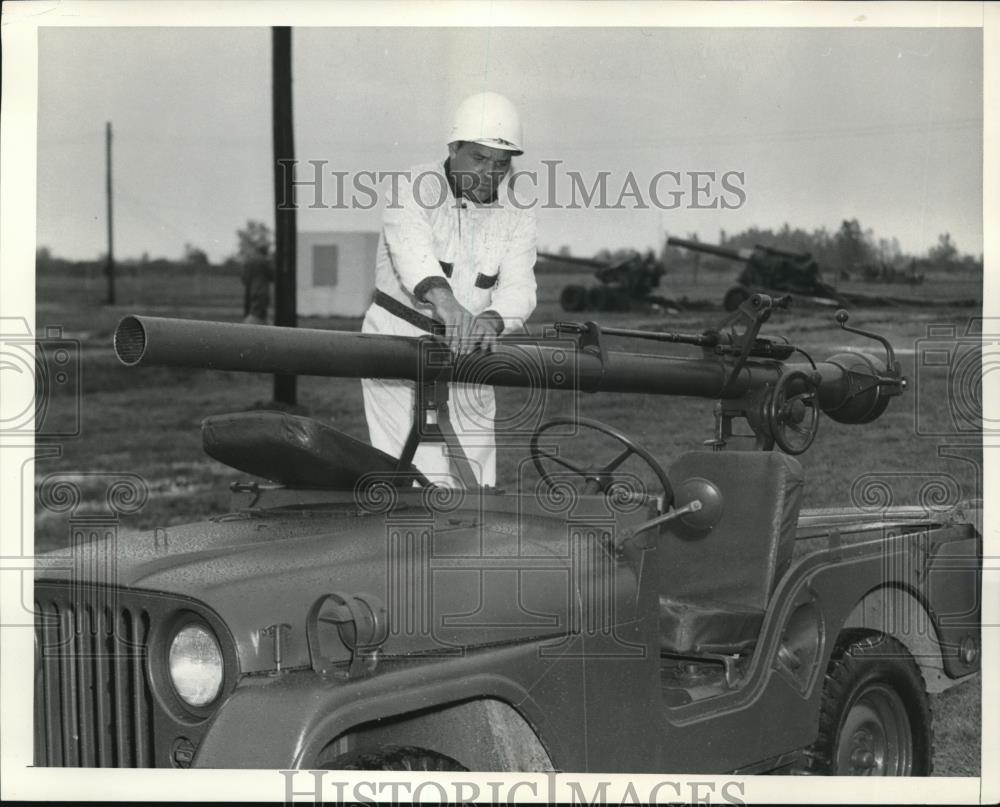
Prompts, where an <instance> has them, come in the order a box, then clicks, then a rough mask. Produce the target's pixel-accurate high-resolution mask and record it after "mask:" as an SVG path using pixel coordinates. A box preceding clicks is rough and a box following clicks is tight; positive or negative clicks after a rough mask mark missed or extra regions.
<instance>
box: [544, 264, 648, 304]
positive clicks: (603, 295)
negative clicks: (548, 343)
mask: <svg viewBox="0 0 1000 807" xmlns="http://www.w3.org/2000/svg"><path fill="white" fill-rule="evenodd" d="M538 256H539V257H540V258H544V259H545V260H548V261H552V262H554V263H557V264H558V263H563V264H571V265H574V266H581V267H586V268H588V269H593V270H594V277H595V278H596V280H597V284H595V285H590V286H584V285H581V284H579V283H571V284H570V285H568V286H566V287H565V288H563V290H562V292H561V293H560V294H559V304H560V305H561V306H562V309H563V311H568V312H571V313H579V312H580V311H630V310H632V309H634V308H635V307H637V306H643V305H645V306H649V305H654V304H655V305H665V304H667V302H668V301H666V300H665V299H664V298H662V297H660V296H659V295H656V294H654V293H653V289H655V288H657V287H658V286H659V285H660V278H661V277H663V275H664V274H665V273H666V268H665V267H664V266H663V264H662V263H661V262H660V261H658V260H656V258H655V257H653V255H652V253H649V254H647V255H645V256H643V255H640V254H639V253H638V252H635V251H633V252H632V253H631V254H629V255H628V256H626V257H624V258H620V259H618V260H613V261H602V260H599V259H597V258H576V257H572V256H569V255H556V254H553V253H548V252H539V253H538Z"/></svg>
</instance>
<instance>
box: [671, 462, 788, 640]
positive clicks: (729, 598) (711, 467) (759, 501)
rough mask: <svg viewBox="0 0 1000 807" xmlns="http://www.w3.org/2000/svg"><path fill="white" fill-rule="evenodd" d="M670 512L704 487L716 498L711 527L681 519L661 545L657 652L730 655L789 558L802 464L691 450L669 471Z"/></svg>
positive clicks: (756, 623)
mask: <svg viewBox="0 0 1000 807" xmlns="http://www.w3.org/2000/svg"><path fill="white" fill-rule="evenodd" d="M670 478H671V479H672V480H674V490H675V491H677V501H676V506H677V507H681V506H683V505H685V504H687V503H688V502H689V501H690V500H691V499H692V498H696V496H697V491H698V490H699V487H701V488H702V489H704V482H705V481H707V482H709V483H711V484H712V485H714V486H715V488H716V489H717V490H718V491H719V493H720V494H721V515H720V516H719V518H718V521H717V522H716V523H715V525H714V526H713V527H711V528H710V529H708V530H707V531H706V530H697V529H693V528H692V527H691V525H690V524H688V523H685V521H684V519H678V520H677V521H672V522H668V523H667V524H666V525H664V534H663V535H661V537H660V539H659V549H658V551H659V552H662V553H663V554H662V557H661V560H660V567H661V572H660V574H661V577H660V648H661V650H662V651H664V652H667V653H673V654H677V655H693V656H698V655H701V654H705V653H736V652H739V651H741V650H744V649H746V648H747V647H749V646H750V645H752V644H753V643H754V642H755V641H756V640H757V636H758V634H759V632H760V627H761V623H762V622H763V619H764V612H765V610H766V609H767V604H768V600H769V599H770V596H771V592H772V590H773V589H774V586H775V584H776V583H777V581H778V579H779V578H780V576H781V575H782V573H783V572H784V571H785V570H786V569H787V568H788V565H789V563H790V562H791V557H792V548H793V543H794V540H795V531H796V526H797V523H798V516H799V504H800V502H801V497H802V484H803V474H802V466H801V465H800V464H799V462H798V460H796V459H795V458H794V457H790V456H788V455H786V454H780V453H777V452H769V451H725V452H707V451H705V452H692V453H689V454H684V455H682V456H681V457H679V458H678V459H677V461H676V462H675V463H674V464H673V466H672V467H671V468H670Z"/></svg>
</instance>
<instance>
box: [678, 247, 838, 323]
mask: <svg viewBox="0 0 1000 807" xmlns="http://www.w3.org/2000/svg"><path fill="white" fill-rule="evenodd" d="M667 243H668V244H669V245H671V246H675V247H683V248H684V249H690V250H692V251H694V252H703V253H706V254H708V255H718V256H719V257H720V258H725V259H727V260H730V261H742V262H743V263H744V264H746V265H745V266H744V267H743V271H742V272H741V273H740V276H739V278H738V279H737V282H736V285H735V286H733V287H732V288H730V289H729V290H728V291H727V292H726V294H725V297H723V300H722V304H723V306H724V307H725V309H726V310H727V311H735V310H736V309H737V308H739V307H740V305H741V304H742V303H743V302H744V301H745V300H747V299H749V298H750V296H751V295H753V294H757V293H765V294H791V295H793V296H795V297H798V298H805V299H806V300H808V301H809V302H813V303H818V304H820V305H829V306H837V307H839V306H844V305H846V304H847V302H848V301H847V300H846V299H845V298H843V297H841V295H839V294H838V293H837V290H836V289H835V288H833V286H830V285H828V284H826V283H824V282H823V281H822V279H821V278H820V273H819V266H818V265H817V263H816V261H815V260H813V257H812V255H811V254H810V253H808V252H788V251H786V250H783V249H775V248H774V247H765V246H761V245H760V244H757V245H756V246H754V248H753V249H740V250H732V249H726V248H725V247H719V246H715V245H714V244H703V243H701V242H700V241H688V240H686V239H684V238H668V239H667Z"/></svg>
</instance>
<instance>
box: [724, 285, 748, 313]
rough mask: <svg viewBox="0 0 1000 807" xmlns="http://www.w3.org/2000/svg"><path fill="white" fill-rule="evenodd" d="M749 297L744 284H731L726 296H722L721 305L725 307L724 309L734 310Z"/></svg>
mask: <svg viewBox="0 0 1000 807" xmlns="http://www.w3.org/2000/svg"><path fill="white" fill-rule="evenodd" d="M749 299H750V292H749V290H748V289H746V288H745V287H744V286H733V287H732V288H731V289H730V290H729V291H727V292H726V296H725V297H723V298H722V307H723V308H725V309H726V311H735V310H736V309H737V308H739V307H740V306H741V305H743V303H744V302H745V301H746V300H749Z"/></svg>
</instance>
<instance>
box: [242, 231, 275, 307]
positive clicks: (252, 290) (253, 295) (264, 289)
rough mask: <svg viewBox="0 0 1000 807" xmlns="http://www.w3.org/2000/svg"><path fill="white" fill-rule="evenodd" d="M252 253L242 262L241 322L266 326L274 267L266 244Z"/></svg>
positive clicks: (259, 246)
mask: <svg viewBox="0 0 1000 807" xmlns="http://www.w3.org/2000/svg"><path fill="white" fill-rule="evenodd" d="M254 251H255V252H256V254H253V255H250V256H248V257H246V258H244V261H243V273H242V280H243V321H244V322H248V323H250V324H252V325H266V324H267V306H268V304H269V303H270V301H271V281H272V280H274V266H273V264H272V261H271V257H270V254H269V252H270V249H269V246H268V245H267V244H261V245H258V246H257V247H256V249H255V250H254Z"/></svg>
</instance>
